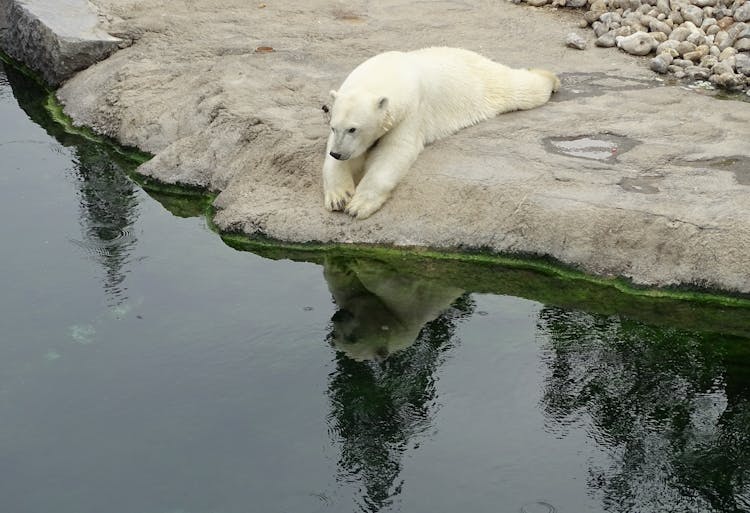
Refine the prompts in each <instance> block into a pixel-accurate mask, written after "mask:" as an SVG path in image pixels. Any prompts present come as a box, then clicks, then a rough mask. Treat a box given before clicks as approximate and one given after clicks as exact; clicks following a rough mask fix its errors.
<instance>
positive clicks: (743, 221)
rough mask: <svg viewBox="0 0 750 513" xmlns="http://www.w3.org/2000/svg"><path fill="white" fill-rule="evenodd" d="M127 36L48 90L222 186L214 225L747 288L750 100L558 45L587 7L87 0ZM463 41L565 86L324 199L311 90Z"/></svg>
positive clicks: (166, 164)
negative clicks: (365, 190)
mask: <svg viewBox="0 0 750 513" xmlns="http://www.w3.org/2000/svg"><path fill="white" fill-rule="evenodd" d="M95 3H96V5H97V8H98V9H99V11H100V12H101V13H102V14H105V15H106V18H107V20H108V26H107V27H106V29H107V30H108V32H109V33H110V34H112V35H114V36H117V37H119V38H122V39H124V40H126V41H133V44H132V46H130V47H128V48H126V49H123V50H121V51H119V52H117V53H115V54H114V55H112V56H111V57H110V58H108V59H106V60H105V61H102V62H100V63H98V64H96V65H94V66H92V67H90V68H88V69H87V70H85V71H83V72H81V73H79V74H78V75H76V76H75V77H74V78H72V79H71V80H69V81H68V82H67V83H66V84H65V85H64V87H62V88H61V89H60V90H59V98H60V99H61V100H62V101H63V102H64V104H65V109H66V112H67V113H68V114H69V115H70V116H71V117H72V118H73V119H74V120H75V121H76V122H78V123H81V124H84V125H89V126H92V127H94V128H95V129H97V130H98V131H100V132H102V133H105V134H107V135H111V136H113V137H115V138H117V139H118V140H120V141H121V142H123V143H125V144H129V145H133V146H137V147H139V148H142V149H144V150H147V151H150V152H152V153H154V154H155V157H154V159H153V160H151V161H150V162H148V163H146V164H145V165H143V166H142V167H141V168H140V171H141V172H142V173H144V174H146V175H150V176H153V177H155V178H157V179H159V180H162V181H164V182H168V183H182V184H191V185H200V186H204V187H209V188H211V189H214V190H217V191H221V193H220V194H219V196H218V197H217V199H216V206H217V208H218V213H217V215H216V219H215V220H216V223H217V225H218V226H219V227H220V228H221V229H222V230H226V231H241V232H245V233H247V234H257V233H261V234H263V235H266V236H269V237H274V238H278V239H284V240H289V241H295V242H305V241H326V242H327V241H337V242H353V243H376V244H396V245H404V246H430V247H433V248H449V249H469V248H485V249H490V250H492V251H498V252H509V253H524V254H526V253H528V254H536V255H548V256H552V257H554V258H556V259H559V260H560V261H562V262H565V263H568V264H572V265H575V266H577V267H579V268H581V269H583V270H585V271H587V272H590V273H594V274H598V275H606V276H623V277H626V278H629V279H631V280H633V281H634V282H635V283H637V284H643V285H649V286H669V285H686V284H689V285H697V286H701V287H709V288H719V289H723V290H726V291H732V292H740V293H750V174H749V173H750V172H749V171H748V170H749V169H750V144H748V141H749V140H750V104H748V103H743V102H738V101H720V100H717V99H714V98H711V97H709V96H707V95H705V94H701V93H700V92H696V91H692V90H688V89H687V88H685V87H683V86H679V85H665V84H664V83H661V82H658V81H657V80H656V77H655V75H654V74H653V73H651V72H650V71H649V70H648V59H646V58H637V57H632V56H628V55H625V54H623V53H621V52H618V51H616V50H612V49H602V48H595V47H593V44H592V43H593V38H594V35H593V34H591V33H587V35H586V37H587V38H589V45H588V47H589V49H588V50H586V51H579V50H575V49H571V48H566V46H565V36H566V35H567V34H568V33H569V32H570V31H571V30H573V29H574V28H575V27H576V26H577V24H578V21H579V19H580V15H581V14H580V13H576V12H573V11H555V10H551V9H546V8H545V9H534V8H530V7H522V6H518V5H513V4H511V3H506V2H502V1H494V0H493V1H468V0H467V1H450V2H448V1H445V2H443V1H431V2H405V1H403V0H399V1H396V0H385V1H382V2H369V1H363V0H359V1H357V0H353V1H348V2H339V1H330V0H307V1H301V0H299V1H288V2H267V3H261V2H246V1H245V0H242V1H240V0H227V1H223V0H222V1H219V0H203V1H200V2H197V1H190V0H96V2H95ZM431 45H449V46H458V47H464V48H468V49H471V50H474V51H477V52H480V53H482V54H484V55H486V56H488V57H490V58H493V59H495V60H497V61H499V62H503V63H505V64H508V65H511V66H535V67H546V68H548V69H552V70H554V71H556V72H558V73H560V74H561V76H562V80H563V89H562V91H561V93H559V94H558V95H557V97H556V98H555V99H554V100H553V101H552V102H551V103H549V104H547V105H545V106H543V107H541V108H538V109H535V110H531V111H525V112H517V113H511V114H504V115H501V116H499V117H497V118H495V119H492V120H489V121H486V122H483V123H481V124H480V125H477V126H475V127H472V128H469V129H466V130H463V131H462V132H460V133H458V134H456V135H454V136H451V137H449V138H447V139H444V140H442V141H439V142H438V143H436V144H433V145H431V146H429V147H428V148H426V149H425V151H424V152H423V153H422V155H421V156H420V158H419V159H418V161H417V163H416V165H415V166H414V167H413V169H412V171H411V172H410V174H409V175H408V176H407V178H406V179H405V180H404V181H403V182H402V183H401V184H400V186H399V187H398V188H397V190H396V191H395V194H394V196H393V198H392V199H391V200H390V201H389V202H387V203H386V205H385V206H384V207H383V209H382V210H381V211H379V212H378V213H376V214H375V215H373V217H371V218H370V219H367V220H365V221H356V220H352V219H351V218H349V217H348V216H346V215H344V214H340V213H334V214H332V213H329V212H327V211H326V210H325V209H324V207H323V200H322V188H321V178H320V169H321V166H322V162H323V150H324V146H325V137H326V135H327V132H328V128H327V124H326V120H325V117H324V114H323V112H322V111H321V105H322V104H323V103H325V102H327V93H328V91H329V90H330V89H332V88H336V87H338V85H339V84H340V82H341V81H342V80H343V79H344V78H345V77H346V75H347V74H348V72H349V71H350V70H351V69H352V68H353V67H354V66H356V64H358V63H359V62H361V61H362V60H364V59H366V58H367V57H369V56H371V55H373V54H376V53H378V52H381V51H385V50H390V49H404V50H408V49H415V48H420V47H425V46H431Z"/></svg>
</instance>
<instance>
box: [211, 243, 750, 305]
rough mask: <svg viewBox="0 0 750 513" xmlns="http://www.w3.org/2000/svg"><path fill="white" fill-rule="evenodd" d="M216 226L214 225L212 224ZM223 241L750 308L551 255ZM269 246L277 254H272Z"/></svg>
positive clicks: (297, 255)
mask: <svg viewBox="0 0 750 513" xmlns="http://www.w3.org/2000/svg"><path fill="white" fill-rule="evenodd" d="M215 231H217V232H218V230H215ZM219 235H220V236H221V238H222V239H223V240H224V242H225V243H226V244H227V245H229V246H231V247H233V248H235V249H240V250H244V251H251V252H253V253H259V254H263V255H264V256H268V257H269V258H291V259H293V260H309V261H317V260H319V259H320V258H319V257H320V256H322V255H331V254H333V255H342V256H351V257H369V258H376V259H383V260H389V259H401V258H416V259H430V260H437V261H442V262H463V263H475V264H483V265H485V264H490V265H499V266H502V267H508V268H511V269H522V270H528V271H534V272H538V273H541V274H544V275H546V276H554V277H556V278H558V279H561V280H565V281H572V282H580V283H586V284H593V285H595V286H598V287H603V288H609V289H613V290H616V291H617V292H620V293H623V294H627V295H629V296H633V297H635V298H649V299H672V300H676V301H690V302H694V303H710V304H719V305H722V306H731V307H740V308H750V297H747V296H744V295H729V294H726V293H723V292H722V291H711V290H707V289H697V288H690V287H675V288H653V287H639V286H637V285H635V284H633V283H632V282H629V281H628V280H626V279H624V278H615V277H601V276H593V275H590V274H587V273H584V272H582V271H579V270H577V269H575V268H574V267H572V266H568V265H566V264H564V263H562V262H559V261H556V260H553V259H551V258H543V257H538V256H535V255H522V256H519V255H508V254H498V253H492V252H489V251H482V250H472V251H461V252H458V251H447V250H435V249H431V248H421V247H384V246H378V245H364V244H341V243H299V244H297V243H289V242H284V241H280V240H276V239H270V238H265V237H260V236H258V237H250V236H248V235H245V234H242V233H221V232H219ZM274 252H276V253H277V254H276V255H275V256H274Z"/></svg>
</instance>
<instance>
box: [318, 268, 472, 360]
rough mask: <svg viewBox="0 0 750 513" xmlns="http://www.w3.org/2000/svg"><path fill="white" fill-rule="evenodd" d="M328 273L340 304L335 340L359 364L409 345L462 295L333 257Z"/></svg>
mask: <svg viewBox="0 0 750 513" xmlns="http://www.w3.org/2000/svg"><path fill="white" fill-rule="evenodd" d="M323 272H324V274H325V278H326V281H327V282H328V288H329V289H330V291H331V293H332V294H333V297H334V300H335V301H336V305H337V306H338V311H337V312H336V313H335V314H334V316H333V319H331V320H332V321H333V331H332V333H331V342H332V344H333V345H334V346H335V347H336V349H338V350H339V351H343V352H345V353H346V354H347V356H349V357H350V358H352V359H354V360H358V361H362V360H373V359H374V360H382V359H384V358H385V357H387V356H388V355H389V354H392V353H395V352H396V351H400V350H402V349H405V348H407V347H409V346H410V345H412V344H413V343H414V342H415V341H416V340H417V337H418V336H419V332H420V330H421V329H422V328H423V327H424V325H425V324H426V323H428V322H430V321H433V320H435V319H436V318H437V317H438V316H440V314H441V313H443V312H445V311H446V310H448V309H449V308H450V306H451V304H452V303H453V302H454V301H455V300H456V299H457V298H459V297H460V296H461V294H463V290H461V289H458V288H456V287H453V286H451V285H448V284H445V283H441V282H440V281H439V280H435V279H429V278H425V277H420V276H415V275H411V274H404V273H402V272H399V271H398V270H396V269H394V268H392V267H390V266H389V265H387V264H384V263H382V262H377V261H368V260H360V259H353V260H343V259H333V258H328V259H326V262H325V264H324V271H323Z"/></svg>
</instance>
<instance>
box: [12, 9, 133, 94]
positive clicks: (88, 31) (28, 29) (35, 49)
mask: <svg viewBox="0 0 750 513" xmlns="http://www.w3.org/2000/svg"><path fill="white" fill-rule="evenodd" d="M122 43H123V40H121V39H119V38H117V37H113V36H111V35H110V34H108V33H107V32H105V31H104V30H102V28H101V27H100V21H99V17H98V15H97V12H96V11H95V9H94V6H93V5H92V4H90V3H89V2H88V1H86V0H0V48H2V49H3V51H5V52H6V53H7V54H8V55H10V56H11V57H13V58H14V59H16V60H18V61H20V62H23V63H24V64H26V65H27V66H28V67H30V68H31V69H33V70H34V71H36V72H38V73H39V74H40V75H42V77H43V78H44V79H45V80H46V81H47V83H49V84H50V85H52V86H57V85H59V84H60V83H62V82H63V81H64V80H66V79H68V78H70V77H71V76H73V74H74V73H75V72H77V71H80V70H82V69H84V68H87V67H89V66H91V65H92V64H93V63H95V62H97V61H100V60H102V59H104V58H105V57H107V56H108V55H110V54H111V53H112V52H114V51H115V50H117V49H118V47H119V46H120V45H121V44H122Z"/></svg>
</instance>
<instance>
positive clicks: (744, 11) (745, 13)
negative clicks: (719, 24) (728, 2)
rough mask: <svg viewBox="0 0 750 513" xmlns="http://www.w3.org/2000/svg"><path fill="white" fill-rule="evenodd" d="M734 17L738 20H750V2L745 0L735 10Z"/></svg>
mask: <svg viewBox="0 0 750 513" xmlns="http://www.w3.org/2000/svg"><path fill="white" fill-rule="evenodd" d="M734 19H735V20H737V21H750V3H748V2H745V3H744V4H742V5H741V6H740V7H738V8H737V9H736V10H735V11H734Z"/></svg>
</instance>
